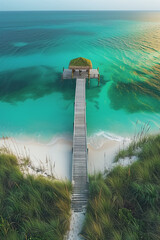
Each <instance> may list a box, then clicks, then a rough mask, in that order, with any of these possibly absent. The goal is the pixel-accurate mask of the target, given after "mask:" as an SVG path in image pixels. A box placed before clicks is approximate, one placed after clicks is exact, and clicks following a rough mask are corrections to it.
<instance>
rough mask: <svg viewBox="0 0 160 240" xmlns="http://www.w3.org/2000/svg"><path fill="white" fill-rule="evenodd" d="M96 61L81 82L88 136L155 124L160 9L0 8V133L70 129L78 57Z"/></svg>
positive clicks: (46, 134)
mask: <svg viewBox="0 0 160 240" xmlns="http://www.w3.org/2000/svg"><path fill="white" fill-rule="evenodd" d="M80 56H81V57H85V58H88V59H90V60H91V61H92V64H93V67H94V68H97V67H99V69H100V74H101V84H100V87H98V86H97V80H91V84H90V86H89V87H88V86H86V87H87V130H88V136H91V135H93V134H96V133H97V134H101V133H102V134H105V135H106V136H107V134H110V135H112V134H113V135H117V136H131V135H134V133H135V129H136V123H137V122H138V126H139V127H140V126H142V125H143V124H144V123H146V122H149V124H150V126H151V131H152V132H158V131H159V127H160V12H117V11H115V12H114V11H110V12H107V11H101V12H96V11H93V12H87V11H85V12H0V136H6V135H7V136H21V135H27V136H33V137H36V138H37V137H40V138H42V139H51V138H52V137H53V136H55V135H65V134H70V135H71V134H72V131H73V113H74V111H73V110H74V90H75V81H73V80H66V81H65V82H62V81H61V74H62V69H63V67H65V68H67V67H68V65H69V61H70V60H71V59H73V58H76V57H80Z"/></svg>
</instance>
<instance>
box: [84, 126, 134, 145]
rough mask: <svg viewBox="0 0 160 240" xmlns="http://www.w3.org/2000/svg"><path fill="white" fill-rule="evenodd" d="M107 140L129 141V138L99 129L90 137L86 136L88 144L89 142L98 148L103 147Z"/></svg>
mask: <svg viewBox="0 0 160 240" xmlns="http://www.w3.org/2000/svg"><path fill="white" fill-rule="evenodd" d="M107 141H116V142H121V143H122V142H124V143H126V142H130V141H131V138H129V137H122V136H118V135H115V134H114V133H110V132H106V131H103V130H101V131H99V132H97V133H94V134H93V135H91V136H90V137H88V144H90V145H91V146H92V147H93V148H95V149H99V148H101V147H103V145H104V144H105V143H106V142H107Z"/></svg>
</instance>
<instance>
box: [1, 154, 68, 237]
mask: <svg viewBox="0 0 160 240" xmlns="http://www.w3.org/2000/svg"><path fill="white" fill-rule="evenodd" d="M27 161H28V160H27ZM70 194H71V183H70V182H68V181H65V182H64V181H58V180H55V179H53V178H46V177H43V176H37V177H36V176H31V175H25V176H24V175H23V174H22V172H21V170H20V166H19V164H18V160H17V158H16V157H15V156H14V155H12V154H8V153H4V152H3V151H1V152H0V239H1V240H50V239H52V240H54V239H55V240H62V239H63V238H64V235H65V233H66V232H67V230H68V229H69V224H70V203H71V200H70Z"/></svg>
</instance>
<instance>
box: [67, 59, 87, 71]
mask: <svg viewBox="0 0 160 240" xmlns="http://www.w3.org/2000/svg"><path fill="white" fill-rule="evenodd" d="M69 68H71V69H76V68H79V69H81V68H84V69H90V68H92V62H91V60H89V59H86V58H82V57H79V58H75V59H73V60H71V61H70V64H69Z"/></svg>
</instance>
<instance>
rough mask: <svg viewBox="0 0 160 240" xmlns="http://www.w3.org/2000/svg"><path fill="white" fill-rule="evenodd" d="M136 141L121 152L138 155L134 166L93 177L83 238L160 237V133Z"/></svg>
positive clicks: (123, 239) (150, 239) (143, 239)
mask: <svg viewBox="0 0 160 240" xmlns="http://www.w3.org/2000/svg"><path fill="white" fill-rule="evenodd" d="M136 145H137V147H139V149H140V150H141V151H135V148H134V145H133V144H132V145H131V146H130V148H128V149H127V150H126V152H121V153H119V156H121V157H122V156H125V157H126V156H131V155H132V154H133V155H137V157H138V160H137V161H136V162H135V163H133V164H132V165H131V166H128V167H121V166H118V167H116V168H114V169H113V170H112V171H111V172H110V173H109V174H108V175H105V176H103V175H102V174H99V175H95V176H92V177H90V185H89V203H88V208H87V215H86V216H87V217H86V222H85V224H84V229H83V232H82V236H84V239H87V240H93V239H95V240H106V239H107V240H113V239H114V240H140V239H141V240H158V239H160V135H158V136H151V137H148V139H144V141H140V142H138V143H136Z"/></svg>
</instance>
